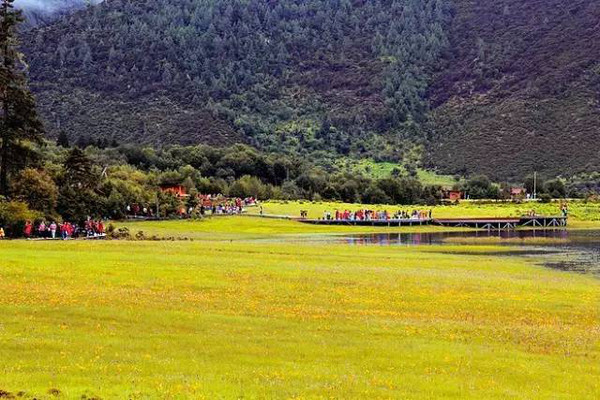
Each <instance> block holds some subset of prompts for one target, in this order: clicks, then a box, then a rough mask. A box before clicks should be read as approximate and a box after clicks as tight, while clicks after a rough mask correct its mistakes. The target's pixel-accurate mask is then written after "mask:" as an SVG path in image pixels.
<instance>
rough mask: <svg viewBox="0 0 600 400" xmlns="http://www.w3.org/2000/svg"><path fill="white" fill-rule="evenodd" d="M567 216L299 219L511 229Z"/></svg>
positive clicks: (546, 225) (545, 225)
mask: <svg viewBox="0 0 600 400" xmlns="http://www.w3.org/2000/svg"><path fill="white" fill-rule="evenodd" d="M567 220H568V219H567V217H562V216H561V217H549V216H539V217H538V216H536V217H520V218H519V217H517V218H432V219H390V220H340V219H330V220H328V219H298V221H300V222H303V223H306V224H313V225H336V226H343V225H348V226H380V227H397V226H398V227H399V226H423V225H437V226H447V227H452V228H475V229H487V230H510V229H517V228H527V227H530V228H541V229H552V228H562V227H565V226H567Z"/></svg>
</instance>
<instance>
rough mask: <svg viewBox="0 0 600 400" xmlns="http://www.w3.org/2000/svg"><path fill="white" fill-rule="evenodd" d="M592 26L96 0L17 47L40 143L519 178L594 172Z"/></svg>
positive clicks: (377, 8)
mask: <svg viewBox="0 0 600 400" xmlns="http://www.w3.org/2000/svg"><path fill="white" fill-rule="evenodd" d="M599 19H600V5H599V4H598V3H597V2H595V1H592V0H574V1H570V2H568V3H564V2H563V1H560V0H531V1H526V2H523V1H520V0H498V1H494V2H491V1H487V0H472V1H471V0H469V1H467V0H375V1H364V0H309V1H300V0H281V1H268V0H244V1H242V0H233V1H231V0H227V1H226V0H139V1H125V0H106V1H104V2H103V3H101V4H100V5H98V6H94V7H89V8H88V9H86V10H83V11H79V12H75V13H73V14H71V15H70V16H66V17H63V18H61V19H59V20H57V21H55V22H53V23H51V24H49V25H45V26H42V27H38V28H37V29H33V30H30V31H29V32H28V33H27V35H26V37H25V38H24V45H25V50H26V53H27V55H28V57H29V60H30V75H31V78H32V81H33V89H34V91H35V92H36V94H37V96H38V102H39V106H40V107H39V108H40V111H41V114H42V116H43V118H44V120H45V126H46V129H47V131H48V134H49V136H50V137H56V136H58V134H59V133H60V132H64V133H66V134H67V135H68V136H69V137H70V139H71V140H72V141H75V140H78V139H79V138H80V137H82V136H86V137H89V138H92V139H94V140H96V139H98V138H104V139H106V140H112V139H116V140H117V141H119V142H120V143H125V142H129V143H144V144H152V145H158V146H161V145H169V144H184V145H195V144H199V143H203V144H212V145H230V144H234V143H246V144H249V145H251V146H255V147H257V148H259V149H261V150H263V151H267V152H272V151H276V152H281V153H286V154H290V155H302V156H310V157H311V158H313V159H322V158H326V157H331V156H332V154H333V155H341V156H344V157H347V156H348V157H369V158H373V159H375V160H385V161H394V162H398V161H399V162H402V161H403V159H404V158H405V157H406V156H407V154H410V155H411V156H412V155H413V154H415V152H421V153H422V155H423V161H424V163H425V165H426V166H427V167H429V168H432V169H437V170H439V171H441V172H444V173H450V174H461V175H473V174H478V173H485V174H487V175H489V176H491V177H493V178H494V179H497V180H503V179H508V180H515V181H519V180H522V179H523V178H524V177H525V176H526V175H528V174H530V173H532V172H533V171H534V170H537V171H539V172H543V173H545V174H547V175H548V176H558V175H562V176H571V175H574V174H577V173H581V172H586V171H594V170H598V169H600V156H599V154H600V152H599V150H600V146H599V145H598V143H597V140H596V137H597V135H598V126H600V106H599V103H598V102H599V99H600V94H599V93H600V64H598V60H599V59H600V45H599V43H600V27H599V26H598V24H597V21H598V20H599ZM83 140H84V141H85V140H87V138H84V139H83Z"/></svg>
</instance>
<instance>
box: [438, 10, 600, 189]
mask: <svg viewBox="0 0 600 400" xmlns="http://www.w3.org/2000/svg"><path fill="white" fill-rule="evenodd" d="M456 7H457V8H456V18H455V20H454V21H453V24H452V27H451V31H450V33H449V37H450V41H451V45H450V47H449V48H448V51H447V53H446V57H445V58H446V65H445V68H444V70H443V72H442V73H441V74H440V75H439V77H438V79H437V82H436V83H435V84H434V85H433V86H434V87H433V89H432V102H433V105H434V106H435V107H436V109H435V111H434V112H433V131H434V132H435V134H434V135H433V136H432V139H431V144H432V152H431V154H430V157H429V162H430V163H431V164H432V165H436V166H438V167H442V168H443V169H444V170H446V171H451V172H484V173H487V174H488V175H490V176H493V177H497V178H506V177H522V176H523V175H526V174H528V173H532V172H533V171H534V170H537V171H541V172H544V173H546V174H547V175H557V174H564V175H569V174H573V173H575V172H579V171H586V170H587V171H589V170H598V169H600V103H599V100H600V2H598V1H593V0H573V1H568V2H565V1H562V0H527V1H522V0H497V1H487V0H474V1H461V0H457V1H456Z"/></svg>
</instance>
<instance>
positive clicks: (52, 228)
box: [50, 222, 58, 239]
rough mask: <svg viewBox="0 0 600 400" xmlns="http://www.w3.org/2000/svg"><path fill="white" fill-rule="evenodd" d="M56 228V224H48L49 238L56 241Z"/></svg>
mask: <svg viewBox="0 0 600 400" xmlns="http://www.w3.org/2000/svg"><path fill="white" fill-rule="evenodd" d="M57 228H58V227H57V225H56V222H52V223H51V224H50V237H51V238H52V239H56V229H57Z"/></svg>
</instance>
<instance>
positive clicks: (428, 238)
mask: <svg viewBox="0 0 600 400" xmlns="http://www.w3.org/2000/svg"><path fill="white" fill-rule="evenodd" d="M484 238H498V239H536V238H539V239H560V240H568V239H569V238H570V235H569V231H567V230H565V229H557V230H543V231H540V230H518V231H515V230H508V231H469V232H430V233H376V234H361V235H350V236H344V237H336V238H334V239H333V238H329V240H333V241H336V242H340V243H346V244H350V245H381V246H422V245H442V244H446V243H447V242H448V241H451V240H452V239H484Z"/></svg>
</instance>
